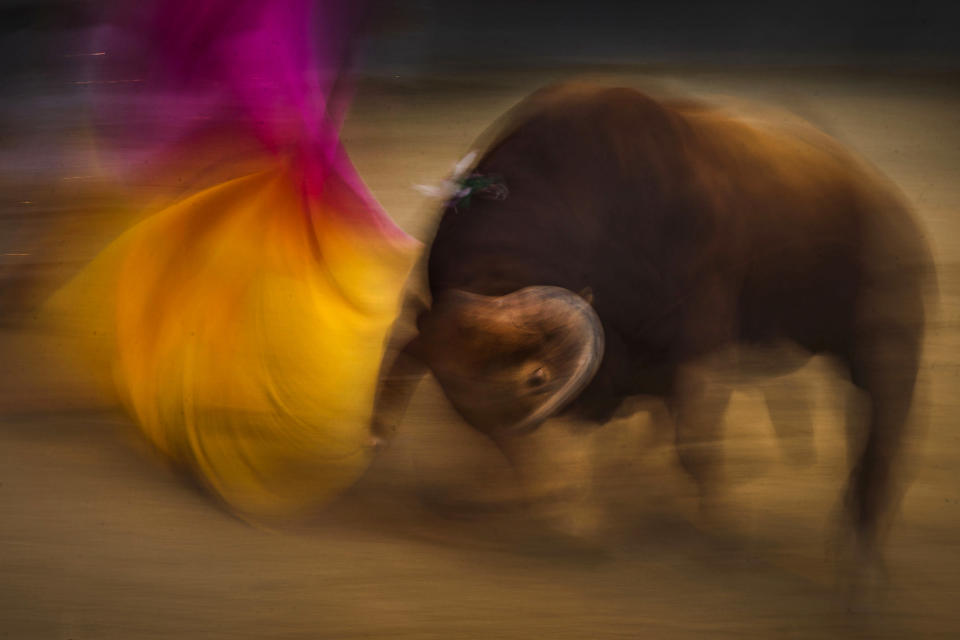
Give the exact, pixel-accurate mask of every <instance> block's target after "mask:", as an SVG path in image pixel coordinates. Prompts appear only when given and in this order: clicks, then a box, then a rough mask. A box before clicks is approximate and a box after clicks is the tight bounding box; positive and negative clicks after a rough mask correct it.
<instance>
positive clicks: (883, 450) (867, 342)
mask: <svg viewBox="0 0 960 640" xmlns="http://www.w3.org/2000/svg"><path fill="white" fill-rule="evenodd" d="M921 340H922V329H921V327H920V324H919V323H916V324H901V323H897V324H893V325H891V324H888V325H886V326H879V327H873V328H871V329H869V330H861V331H860V332H859V333H858V335H857V338H856V346H855V349H854V352H853V353H852V354H851V357H850V362H849V365H850V377H851V381H852V382H853V384H854V385H856V386H857V387H858V388H859V389H861V390H862V391H863V392H864V394H865V397H866V403H865V404H866V414H867V415H866V422H867V425H866V429H865V430H864V429H857V428H856V426H857V425H849V428H848V433H849V434H850V436H851V437H850V443H849V446H850V453H851V456H850V459H851V462H852V468H851V472H850V479H849V484H848V486H847V493H846V501H845V509H846V514H847V516H848V518H849V521H850V523H851V525H852V527H853V532H854V533H855V535H856V538H857V541H858V542H859V552H860V553H861V554H865V556H866V557H867V558H869V559H871V560H873V561H879V537H880V534H881V533H882V529H883V527H884V526H885V524H886V523H887V519H888V517H889V516H890V515H891V512H892V511H893V506H894V504H895V502H896V497H897V489H898V487H897V484H896V471H897V467H898V462H899V458H900V454H901V450H902V448H903V444H904V442H903V441H904V435H905V432H906V429H907V424H908V417H909V413H910V407H911V404H912V401H913V395H914V387H915V384H916V378H917V371H918V367H919V359H920V347H921V344H920V343H921ZM852 417H853V415H852V414H851V418H852ZM848 419H849V418H848Z"/></svg>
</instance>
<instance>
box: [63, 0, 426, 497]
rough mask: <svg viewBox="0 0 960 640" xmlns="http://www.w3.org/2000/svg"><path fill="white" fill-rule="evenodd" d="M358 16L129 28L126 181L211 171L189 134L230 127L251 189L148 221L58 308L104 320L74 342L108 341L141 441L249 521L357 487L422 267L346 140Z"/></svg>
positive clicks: (228, 186)
mask: <svg viewBox="0 0 960 640" xmlns="http://www.w3.org/2000/svg"><path fill="white" fill-rule="evenodd" d="M356 7H357V3H354V2H349V1H347V0H343V1H338V2H322V3H314V2H309V1H307V0H229V1H228V0H208V1H203V0H165V1H164V2H158V3H156V5H155V6H154V7H153V8H152V9H150V10H149V11H146V10H145V12H144V13H140V12H137V13H136V14H135V16H134V17H135V18H136V19H135V20H133V21H131V22H130V24H132V25H134V28H135V29H136V37H134V38H127V39H126V40H116V41H117V42H121V44H119V45H118V49H117V51H116V52H121V51H122V52H123V53H124V54H125V57H126V61H127V62H126V64H128V65H129V61H130V60H138V61H140V62H143V61H144V60H147V61H149V64H148V65H146V66H145V68H144V70H143V71H144V72H145V73H146V76H145V82H143V83H142V86H141V87H138V92H139V96H136V100H135V101H133V102H132V103H130V102H128V103H125V108H129V105H130V104H134V105H135V106H137V108H139V109H140V111H139V112H137V114H136V117H135V118H133V121H135V122H138V123H140V126H138V129H139V130H140V131H141V132H142V133H141V134H140V135H137V134H136V133H135V132H131V134H128V135H131V136H132V137H131V138H130V139H129V140H123V141H121V142H127V143H128V144H126V145H125V146H124V149H125V153H127V154H130V155H131V156H134V155H135V162H133V161H131V162H128V163H127V164H128V165H134V166H137V167H141V168H142V167H147V168H150V167H154V166H159V164H160V163H158V162H155V161H156V160H157V159H158V158H162V164H163V165H164V166H166V167H168V168H169V167H170V166H174V167H176V165H177V163H176V160H177V158H182V159H183V162H184V164H183V166H187V165H188V163H189V160H190V159H191V157H196V154H197V153H199V152H200V151H209V149H203V150H201V149H197V148H196V147H195V146H194V147H192V146H191V143H190V142H188V141H190V140H193V141H197V140H209V138H205V137H203V136H197V135H194V133H195V129H196V128H197V127H198V126H206V127H208V128H209V125H210V122H211V120H216V119H217V118H220V117H224V116H223V115H222V114H225V113H227V114H229V119H228V120H224V123H225V124H224V126H225V127H227V128H229V129H230V131H231V136H233V137H236V136H245V137H246V138H248V139H250V140H253V141H255V146H256V147H257V148H259V149H260V155H261V156H262V157H261V161H260V162H259V163H258V167H259V169H258V170H257V171H255V172H252V173H247V174H244V173H243V172H242V171H241V170H240V169H239V168H238V169H237V172H238V173H237V174H236V175H235V176H233V177H231V178H230V179H226V180H224V181H222V182H220V183H218V184H215V185H213V186H207V187H205V188H203V189H199V190H197V191H196V192H194V193H190V194H187V195H185V196H184V197H182V198H179V199H178V200H177V201H176V202H174V203H173V204H171V205H170V206H167V207H165V208H163V209H162V210H160V211H159V212H157V213H155V214H153V215H150V216H149V217H147V218H146V219H144V220H143V221H141V222H140V223H139V224H137V225H136V226H134V227H133V228H131V229H130V230H128V231H127V232H126V233H125V234H123V235H122V236H121V237H120V238H118V239H117V240H116V241H115V242H114V243H113V244H112V245H111V246H110V247H108V248H107V249H106V250H105V251H104V252H103V253H102V254H101V255H100V256H99V257H98V258H97V259H96V260H94V262H93V263H92V264H91V265H90V266H89V267H87V269H86V270H85V271H84V272H82V273H81V274H80V275H79V276H78V277H77V278H76V279H75V280H74V281H73V282H71V283H70V284H68V285H67V286H66V287H65V288H64V289H63V290H61V291H60V292H59V293H58V294H57V295H56V296H55V297H54V298H53V300H52V301H51V308H54V309H58V310H60V311H61V312H62V311H63V310H65V309H76V308H81V307H84V306H85V307H87V308H89V307H91V306H94V307H96V313H93V314H87V315H84V316H83V317H82V319H81V318H80V316H79V315H78V316H74V317H73V318H72V319H71V322H75V323H76V322H85V323H93V324H94V325H95V326H94V327H93V328H92V329H93V331H90V332H86V331H85V330H84V329H82V330H80V331H79V333H89V334H90V335H94V334H95V335H96V336H97V340H98V341H99V342H98V344H97V346H98V347H99V348H100V351H99V353H101V354H102V355H105V356H106V358H105V362H106V366H108V367H109V369H110V373H111V377H112V380H113V383H114V385H115V388H116V390H117V391H118V392H119V394H120V396H121V398H122V399H123V401H124V402H125V404H126V405H127V407H128V408H129V410H130V412H131V413H132V415H133V416H134V417H135V419H136V421H137V424H138V425H139V426H140V428H141V429H142V431H143V433H144V434H145V435H146V437H147V438H148V439H149V440H150V441H151V442H152V443H153V444H154V445H156V447H157V448H158V449H159V450H160V451H162V452H163V453H164V454H166V455H168V456H170V457H171V458H173V459H174V460H176V461H178V462H180V463H183V464H185V465H187V466H189V467H190V468H191V469H193V470H194V471H195V472H196V473H197V474H198V475H199V477H200V478H201V479H202V480H203V481H204V482H205V484H206V485H207V486H208V487H209V488H211V489H212V490H213V491H214V492H215V493H216V494H217V495H218V496H220V497H221V498H222V499H223V500H224V501H226V503H227V504H228V505H230V506H231V507H232V508H234V509H236V510H237V511H239V512H241V513H244V514H248V515H254V516H284V515H291V514H296V513H299V512H302V511H304V510H309V509H311V508H313V507H315V506H316V505H318V504H320V503H322V502H323V501H325V500H327V499H329V498H330V497H331V496H333V495H335V494H336V493H337V492H338V491H340V490H341V489H343V488H344V487H346V486H348V485H349V484H351V483H352V482H353V481H354V480H356V478H357V477H358V476H359V474H360V473H361V472H362V471H363V470H364V468H365V466H366V464H367V462H368V455H369V454H368V446H367V442H368V431H367V430H368V425H369V421H370V413H371V411H372V406H373V394H374V390H375V386H376V379H377V373H378V368H379V364H380V359H381V356H382V353H383V348H384V342H385V339H386V336H387V332H388V330H389V328H390V326H391V324H392V322H393V320H394V318H395V316H396V314H397V310H398V304H399V297H400V292H401V289H402V287H403V283H404V281H405V279H406V277H407V274H408V273H409V270H410V268H411V266H412V263H413V260H414V259H415V255H416V253H417V251H418V249H419V246H418V244H417V243H416V241H414V240H413V239H411V238H410V237H409V236H407V235H406V234H405V233H403V232H402V231H401V230H400V229H399V228H398V227H396V226H395V225H394V224H393V222H392V221H391V220H390V219H389V217H388V216H387V214H386V213H385V212H384V211H383V210H382V209H381V208H380V206H379V205H378V204H377V203H376V201H375V200H374V198H373V197H372V195H371V194H370V192H369V190H368V189H367V188H366V187H365V185H364V184H363V182H362V181H361V180H360V178H359V176H358V175H357V174H356V172H355V170H354V168H353V166H352V164H351V163H350V161H349V159H348V157H347V154H346V152H345V150H344V148H343V146H342V145H341V143H340V140H339V138H338V130H339V126H340V123H341V121H342V119H343V116H344V112H345V108H346V104H347V100H346V98H345V96H344V94H343V90H344V88H345V87H346V86H347V84H348V83H345V82H344V80H345V77H344V64H345V61H346V59H347V57H348V54H349V52H350V44H351V36H352V34H353V33H354V32H355V27H356V24H357V15H356V14H355V11H356ZM122 42H127V43H130V42H133V43H135V44H134V45H129V44H127V45H124V44H122ZM116 52H115V53H116ZM107 55H111V50H109V49H108V50H107ZM143 96H148V97H149V96H152V97H153V98H154V99H153V100H150V99H146V100H144V99H143ZM113 106H115V105H113V104H111V103H110V102H107V103H106V109H107V110H108V111H107V112H108V113H109V110H110V109H111V108H112V107H113ZM125 118H126V119H127V120H125V121H130V118H131V116H130V115H129V114H127V115H126V116H125ZM144 122H148V123H152V128H150V127H147V128H144V127H143V123H144ZM194 144H195V143H194ZM229 162H230V160H229V158H223V159H222V164H221V166H220V167H219V169H218V170H219V172H220V173H221V174H222V173H223V166H230V165H229ZM68 317H69V316H68Z"/></svg>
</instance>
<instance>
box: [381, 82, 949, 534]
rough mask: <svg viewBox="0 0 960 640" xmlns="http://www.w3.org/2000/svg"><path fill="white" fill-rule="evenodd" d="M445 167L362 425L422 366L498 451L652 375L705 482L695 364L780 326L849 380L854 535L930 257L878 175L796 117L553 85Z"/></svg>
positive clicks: (875, 484)
mask: <svg viewBox="0 0 960 640" xmlns="http://www.w3.org/2000/svg"><path fill="white" fill-rule="evenodd" d="M459 186H460V188H461V190H460V192H459V193H458V194H457V195H456V196H454V198H453V199H452V200H451V201H450V202H449V203H448V204H447V206H446V209H445V210H444V212H443V215H442V217H441V219H440V222H439V226H438V228H437V232H436V236H435V238H434V240H433V242H432V245H431V248H430V253H429V262H428V280H429V289H430V294H431V296H432V300H433V304H432V307H431V308H430V309H429V310H426V311H424V312H423V313H422V314H421V315H420V317H419V320H418V327H419V334H418V335H417V336H416V337H415V338H413V339H412V340H411V341H410V342H409V344H407V346H406V347H405V349H404V350H403V352H402V353H401V355H400V356H399V357H397V358H396V360H395V361H394V363H393V365H392V367H389V368H388V369H386V370H385V373H384V375H383V383H382V385H381V390H380V393H379V397H378V407H377V411H376V416H377V417H376V419H375V424H374V432H375V435H376V436H378V437H381V438H385V437H387V436H389V435H390V434H391V433H392V431H393V429H394V428H395V426H396V423H397V422H398V421H399V419H400V415H401V413H402V410H403V407H404V406H405V402H406V397H407V396H408V395H409V393H410V390H411V383H412V382H413V381H414V380H415V379H416V378H417V376H418V375H420V373H421V372H422V371H423V370H424V369H425V368H427V369H429V370H430V371H431V372H432V373H433V374H434V376H435V377H436V379H437V381H438V382H439V384H440V386H441V388H442V389H443V391H444V393H445V394H446V396H447V398H448V399H449V400H450V402H451V403H452V404H453V406H454V407H455V408H456V409H457V411H458V412H459V413H460V414H461V415H462V416H463V417H464V418H465V419H466V421H467V422H469V423H470V424H471V425H473V426H474V427H476V428H477V429H480V430H481V431H483V432H485V433H487V434H489V435H490V436H491V437H493V438H494V439H495V440H496V441H497V442H498V444H500V445H501V447H502V448H503V449H504V451H506V452H508V454H509V452H510V451H515V450H517V449H518V448H522V442H523V440H524V438H525V434H527V433H529V432H530V431H532V430H534V429H536V428H537V427H538V426H539V425H540V424H541V423H543V422H544V421H545V420H546V419H548V418H551V417H554V416H557V415H564V416H569V417H571V418H575V419H577V420H581V421H588V422H594V423H604V422H607V421H608V420H609V419H610V418H611V416H612V415H613V414H614V412H615V411H616V410H617V407H618V406H619V405H620V404H621V403H622V401H623V400H624V399H625V398H627V397H629V396H635V395H654V396H661V397H663V398H664V399H665V400H666V403H667V406H668V407H669V408H670V410H671V414H672V416H673V418H674V422H675V425H676V441H677V444H678V453H679V455H680V459H681V462H682V464H683V466H684V467H685V468H686V469H687V470H688V471H689V472H690V473H691V474H692V475H693V477H694V479H695V480H697V481H698V482H699V483H700V484H701V486H703V487H704V488H707V486H708V485H709V483H710V482H711V477H712V474H711V469H712V466H713V464H714V460H713V454H712V453H711V451H712V449H711V448H710V447H702V446H696V444H697V443H698V442H703V441H704V440H706V439H712V438H715V437H716V435H717V429H718V427H719V424H720V422H721V421H722V409H715V410H712V411H710V410H708V411H704V410H702V403H703V400H704V386H703V384H702V380H701V379H700V377H699V374H698V367H697V363H699V362H703V360H704V359H705V358H709V357H710V356H711V355H712V354H717V353H721V352H727V351H729V350H730V348H731V347H735V346H738V345H740V346H742V345H748V346H750V347H751V348H763V347H766V346H774V345H782V344H787V343H789V344H792V345H794V346H795V347H800V348H801V349H802V350H803V352H805V353H807V354H825V355H829V356H832V357H833V358H834V359H835V360H836V361H837V362H838V363H839V364H840V365H841V366H842V368H843V369H844V370H845V371H846V372H848V374H849V378H850V380H851V381H852V382H853V384H854V385H856V386H857V387H859V388H860V389H861V390H862V391H863V392H864V393H865V395H866V397H867V398H868V399H869V416H868V421H869V424H868V425H867V428H866V429H865V431H864V433H865V434H866V435H865V437H863V438H862V441H861V440H860V439H858V440H856V441H854V442H852V443H851V446H852V447H854V448H855V450H854V451H853V456H852V460H853V465H852V469H851V473H850V479H849V485H848V491H847V500H846V508H847V513H848V514H849V517H850V521H851V523H852V524H853V526H854V527H855V531H856V532H857V534H858V536H859V538H860V540H861V542H863V543H864V544H866V545H869V546H873V544H874V542H875V538H876V535H877V532H878V527H879V524H880V522H881V519H882V517H883V516H884V515H885V514H886V513H887V512H888V510H889V505H890V502H891V483H892V477H891V476H892V472H893V470H894V467H895V463H896V460H897V454H898V451H899V450H900V448H901V443H902V438H903V436H904V432H905V425H906V422H907V415H908V412H909V409H910V406H911V402H912V398H913V391H914V384H915V380H916V376H917V370H918V365H919V360H920V351H921V343H922V339H923V332H924V319H925V299H924V291H925V290H929V288H928V287H927V279H928V276H929V275H930V274H931V266H932V263H931V259H930V253H929V250H928V246H927V244H926V242H925V240H924V238H923V234H922V232H921V231H920V229H919V228H918V226H917V223H916V221H915V219H914V217H913V216H912V215H911V214H910V212H909V211H908V209H907V208H906V207H905V205H904V204H903V202H902V201H901V199H900V198H899V196H898V195H897V194H896V192H895V190H894V189H893V188H892V187H891V186H890V185H889V184H888V183H887V182H886V181H885V180H883V179H882V178H881V177H879V176H878V175H876V174H875V173H874V172H873V171H872V170H870V169H869V168H867V167H865V166H864V165H863V164H862V163H860V162H859V161H857V160H856V159H854V158H853V157H852V156H851V155H849V154H848V153H846V152H845V151H843V150H842V149H840V148H839V147H838V145H837V144H836V143H834V142H833V141H832V140H830V139H829V138H827V137H826V136H824V135H822V134H819V133H817V132H815V131H813V130H812V129H810V128H808V127H798V126H793V127H780V128H779V129H774V128H769V127H759V126H756V125H753V124H749V123H747V122H744V121H740V120H737V119H735V118H732V117H731V116H729V115H726V114H724V113H723V112H721V111H719V110H716V109H712V108H709V107H706V106H702V105H697V104H687V103H684V104H670V103H663V102H659V101H656V100H653V99H651V98H650V97H647V96H645V95H644V94H642V93H639V92H637V91H634V90H631V89H620V88H589V87H570V86H562V87H557V88H552V89H548V90H544V91H541V92H538V93H537V94H534V95H533V96H532V97H531V98H528V99H527V100H526V101H525V102H523V103H522V104H521V105H520V106H518V107H517V108H516V109H515V111H514V112H513V113H512V114H511V116H510V118H509V122H508V124H507V126H506V127H505V128H504V129H503V131H502V133H501V134H500V135H499V137H498V138H497V139H496V140H495V141H494V142H493V144H492V145H491V146H490V147H489V148H488V149H487V150H486V151H485V152H484V153H483V154H482V155H481V157H480V159H479V161H478V162H477V163H476V165H475V167H473V168H472V170H471V172H470V174H469V177H468V178H467V179H466V180H464V181H461V183H460V185H459ZM790 366H795V364H794V363H791V364H790ZM720 406H721V407H722V406H723V403H722V404H721V405H720Z"/></svg>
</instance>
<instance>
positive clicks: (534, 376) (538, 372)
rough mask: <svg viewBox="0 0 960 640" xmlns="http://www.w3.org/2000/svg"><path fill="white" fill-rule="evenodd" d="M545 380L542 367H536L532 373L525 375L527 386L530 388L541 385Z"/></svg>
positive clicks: (545, 375) (544, 372)
mask: <svg viewBox="0 0 960 640" xmlns="http://www.w3.org/2000/svg"><path fill="white" fill-rule="evenodd" d="M546 382H547V372H546V370H545V369H544V368H543V367H537V368H536V369H535V370H534V371H533V373H531V374H530V375H529V376H528V377H527V386H528V387H529V388H531V389H536V388H537V387H542V386H543V385H544V384H546Z"/></svg>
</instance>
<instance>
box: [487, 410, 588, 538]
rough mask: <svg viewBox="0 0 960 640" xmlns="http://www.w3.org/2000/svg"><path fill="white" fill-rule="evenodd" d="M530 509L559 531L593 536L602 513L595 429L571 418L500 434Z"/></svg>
mask: <svg viewBox="0 0 960 640" xmlns="http://www.w3.org/2000/svg"><path fill="white" fill-rule="evenodd" d="M492 437H493V440H494V442H495V443H496V444H497V446H498V447H499V448H500V450H501V451H502V452H503V454H504V455H505V456H506V458H507V459H508V460H509V462H510V464H511V466H512V467H513V469H514V471H515V473H516V474H517V480H518V482H519V484H520V490H521V492H522V494H523V496H524V500H525V503H526V505H527V507H528V508H529V509H530V511H531V512H532V513H533V514H534V515H535V516H536V517H538V518H542V519H543V520H545V521H547V523H548V524H549V525H550V526H551V527H552V528H553V529H555V530H556V531H558V532H560V533H563V534H566V535H570V536H574V537H577V538H589V537H592V536H593V535H595V534H596V533H598V532H599V531H600V529H601V528H602V524H603V518H602V513H601V509H600V507H599V505H598V504H597V503H596V501H595V500H594V495H593V473H594V462H595V455H594V453H595V451H594V442H593V432H592V431H588V432H584V430H583V429H577V428H576V425H573V424H571V422H570V420H569V419H567V418H554V419H552V420H548V421H547V422H546V423H544V425H543V426H541V427H540V428H539V429H537V430H536V431H535V432H533V433H529V434H525V435H512V434H497V435H495V436H492Z"/></svg>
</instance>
